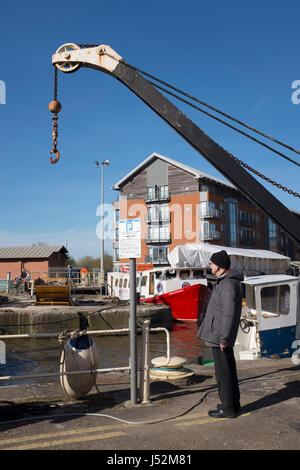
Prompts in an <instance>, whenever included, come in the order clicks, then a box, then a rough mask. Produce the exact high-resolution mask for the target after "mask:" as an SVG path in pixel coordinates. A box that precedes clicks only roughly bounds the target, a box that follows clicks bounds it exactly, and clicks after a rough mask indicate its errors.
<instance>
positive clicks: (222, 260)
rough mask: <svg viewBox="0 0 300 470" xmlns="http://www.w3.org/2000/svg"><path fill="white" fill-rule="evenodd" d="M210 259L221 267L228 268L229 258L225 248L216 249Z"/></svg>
mask: <svg viewBox="0 0 300 470" xmlns="http://www.w3.org/2000/svg"><path fill="white" fill-rule="evenodd" d="M210 260H211V261H212V262H213V263H214V264H216V265H217V266H219V267H220V268H223V269H229V268H230V258H229V256H228V254H227V253H226V251H225V250H222V251H218V252H217V253H213V254H212V256H211V258H210Z"/></svg>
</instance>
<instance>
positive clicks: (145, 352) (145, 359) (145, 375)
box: [140, 320, 150, 403]
mask: <svg viewBox="0 0 300 470" xmlns="http://www.w3.org/2000/svg"><path fill="white" fill-rule="evenodd" d="M149 330H150V320H145V321H144V323H143V326H142V367H141V373H140V403H150V379H149V370H150V364H149Z"/></svg>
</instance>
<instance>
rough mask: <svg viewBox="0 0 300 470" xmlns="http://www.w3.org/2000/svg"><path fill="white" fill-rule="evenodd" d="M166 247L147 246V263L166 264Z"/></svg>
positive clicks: (167, 250)
mask: <svg viewBox="0 0 300 470" xmlns="http://www.w3.org/2000/svg"><path fill="white" fill-rule="evenodd" d="M168 254H169V247H168V246H149V256H148V259H149V262H150V263H152V264H156V263H166V262H167V261H168Z"/></svg>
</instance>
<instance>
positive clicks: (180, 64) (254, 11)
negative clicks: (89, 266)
mask: <svg viewBox="0 0 300 470" xmlns="http://www.w3.org/2000/svg"><path fill="white" fill-rule="evenodd" d="M299 14H300V6H299V3H297V2H296V1H293V0H291V1H286V2H281V1H279V0H276V1H271V0H270V1H268V0H265V1H257V0H254V1H251V2H250V1H249V2H240V1H230V0H228V1H226V2H224V1H221V0H216V1H210V2H207V1H204V0H203V1H202V0H186V1H185V2H182V1H179V0H159V1H158V0H152V1H151V2H145V1H143V0H139V1H137V0H127V1H126V2H125V1H119V0H110V1H109V2H107V1H102V0H98V1H97V0H86V1H85V2H79V1H74V0H73V1H69V0H59V1H57V0H53V1H51V2H43V1H41V0H40V1H37V0H22V1H21V0H10V1H5V0H0V80H1V81H2V82H4V83H5V85H6V104H0V121H1V131H0V135H1V147H0V158H1V168H0V196H1V204H0V215H1V216H0V246H5V245H27V244H28V245H30V244H32V243H36V242H46V243H49V244H66V243H67V245H68V249H69V252H70V254H71V255H72V256H74V257H75V258H78V257H80V256H84V255H92V256H98V255H99V252H100V240H99V239H98V238H97V236H96V227H97V224H98V222H99V214H98V215H97V207H98V205H99V201H100V175H99V170H98V169H97V168H96V166H95V164H94V161H95V160H100V161H102V160H104V159H108V160H110V166H109V167H107V168H105V202H106V203H111V202H112V201H113V200H114V199H115V198H116V196H117V193H116V192H115V191H112V190H111V187H112V185H113V184H114V183H116V182H117V181H118V180H120V179H121V178H122V177H123V176H124V175H125V174H127V173H128V172H129V171H130V170H132V169H133V168H134V167H135V166H137V165H138V164H139V163H140V162H141V161H142V160H144V159H145V158H146V157H148V156H149V155H150V154H151V153H152V152H158V153H160V154H163V155H166V156H168V157H170V158H174V159H175V160H178V161H180V162H183V163H186V164H188V165H191V166H193V167H195V168H199V169H202V170H203V171H206V172H208V173H210V174H212V175H216V176H221V175H219V174H218V173H217V171H216V170H215V169H214V167H213V166H211V165H210V164H209V163H208V162H206V160H205V159H204V158H202V157H201V155H200V154H198V153H197V152H196V151H195V150H194V149H192V148H191V147H190V146H189V145H188V144H187V143H186V142H185V141H184V140H183V139H182V138H181V137H180V136H178V135H177V134H176V133H175V132H174V131H173V129H171V128H170V127H169V126H168V125H167V124H166V123H164V122H163V121H162V120H161V119H160V118H159V117H158V116H157V115H156V114H154V113H153V112H152V111H151V110H150V109H149V108H148V107H147V106H146V105H145V104H144V103H142V102H141V101H140V100H139V99H138V98H137V97H136V96H135V95H133V94H132V93H131V92H130V91H129V90H128V89H127V88H126V87H124V86H123V85H122V84H120V83H119V82H118V81H116V80H115V79H113V78H112V77H110V76H107V75H105V74H103V73H101V72H97V71H94V70H90V69H80V70H79V71H78V72H76V73H74V74H63V73H60V72H59V77H58V81H59V83H58V99H59V100H60V101H61V103H62V111H61V113H60V114H59V144H58V148H59V150H60V152H61V160H60V161H59V163H58V164H57V165H51V164H50V163H49V152H50V150H51V141H52V136H51V125H52V121H51V117H52V116H51V115H50V113H49V111H48V103H49V101H50V100H51V99H52V97H53V67H52V64H51V56H52V54H53V53H54V52H55V51H56V49H57V48H58V47H59V46H60V45H61V44H64V43H67V42H75V43H92V44H97V43H99V44H109V45H110V46H111V47H112V48H113V49H114V50H115V51H116V52H118V53H119V54H120V55H121V56H122V57H123V58H124V59H125V60H126V61H127V62H129V63H131V64H133V65H135V66H137V67H139V68H141V69H143V70H146V71H148V72H150V73H152V74H153V75H155V76H158V77H160V78H162V79H163V80H165V81H167V82H169V83H172V84H173V85H175V86H177V87H178V88H180V89H182V90H185V91H187V92H189V93H191V94H192V95H194V96H197V97H198V98H200V99H202V100H204V101H206V102H207V103H209V104H211V105H213V106H216V107H218V108H220V109H222V110H224V111H225V112H227V113H228V114H231V115H233V116H235V117H237V118H239V119H241V120H242V121H244V122H247V123H249V124H250V125H252V126H253V127H256V128H258V129H261V130H263V131H265V132H266V133H268V134H269V135H271V136H274V137H276V138H278V139H279V140H282V141H284V142H286V143H288V144H290V145H292V146H294V147H296V148H300V133H299V126H300V104H299V105H296V104H293V103H292V101H291V96H292V93H293V91H295V90H293V89H292V88H291V84H292V82H293V81H295V80H300V61H299ZM2 101H3V100H2ZM176 105H177V106H178V107H180V108H181V109H182V110H183V111H184V112H185V113H186V114H187V115H188V116H189V117H190V118H191V119H192V120H193V121H194V122H196V123H197V125H198V126H199V127H200V128H202V129H203V130H204V131H205V132H206V133H207V134H208V135H210V136H211V137H212V138H213V139H215V140H216V141H217V142H218V143H219V144H220V145H221V146H223V147H224V148H226V149H227V150H228V151H230V152H231V153H233V154H234V155H236V156H238V157H239V158H240V159H241V160H243V161H245V162H247V163H248V164H250V165H251V166H253V167H254V168H256V169H257V170H259V171H261V172H262V173H264V174H266V175H268V176H269V177H271V178H272V179H274V180H276V181H279V182H280V183H281V184H283V185H286V186H288V187H290V188H291V189H293V190H294V191H298V192H299V175H300V170H299V167H296V166H294V165H292V164H290V163H288V162H287V161H285V160H283V159H281V158H280V157H278V156H276V155H275V154H273V153H271V152H270V151H268V150H266V149H263V148H262V147H259V146H258V145H257V144H255V143H252V142H250V141H249V140H248V139H246V138H244V137H242V136H240V135H238V134H237V133H235V132H233V131H231V130H229V129H227V128H225V126H222V125H221V124H218V123H216V122H215V121H213V120H211V119H210V118H207V117H205V116H203V115H202V114H201V113H197V112H196V111H193V110H192V109H191V108H189V107H187V106H186V105H183V104H181V103H178V102H176ZM289 155H290V156H291V157H292V158H294V159H295V160H298V161H300V157H299V156H297V155H295V154H291V153H290V154H289ZM267 188H268V189H269V190H270V191H271V192H272V193H273V194H274V195H275V196H276V197H278V199H280V201H282V202H283V203H284V204H285V205H286V206H288V207H289V208H292V209H295V210H298V211H300V200H299V199H296V198H294V197H292V196H289V195H287V194H286V193H284V192H282V191H280V190H278V189H276V188H274V187H273V186H270V185H267ZM109 234H110V232H108V233H107V235H109ZM105 246H106V249H107V251H111V241H110V240H106V242H105Z"/></svg>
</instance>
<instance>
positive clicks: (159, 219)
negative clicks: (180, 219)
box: [145, 214, 171, 224]
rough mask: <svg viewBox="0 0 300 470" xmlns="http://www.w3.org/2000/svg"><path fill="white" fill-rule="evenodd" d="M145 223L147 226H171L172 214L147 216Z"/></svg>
mask: <svg viewBox="0 0 300 470" xmlns="http://www.w3.org/2000/svg"><path fill="white" fill-rule="evenodd" d="M145 221H146V223H147V224H153V223H156V224H162V223H166V224H169V223H170V221H171V217H170V214H168V215H161V214H160V215H156V214H154V215H153V214H147V215H146V217H145Z"/></svg>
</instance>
